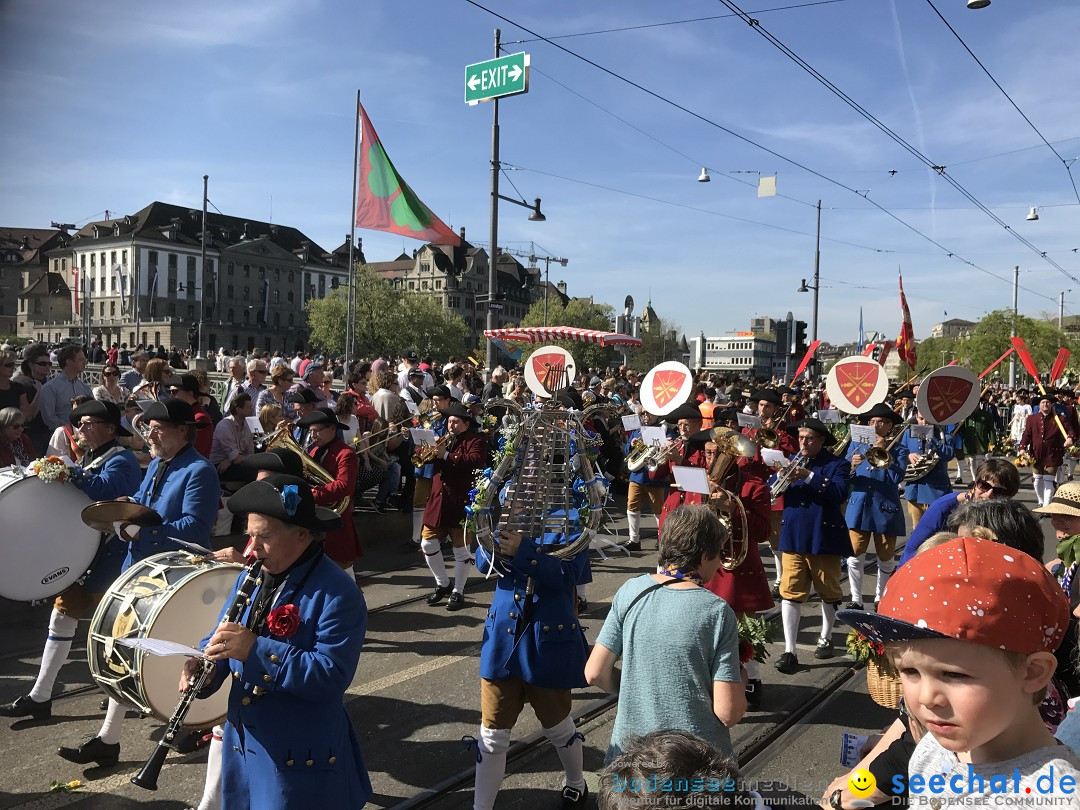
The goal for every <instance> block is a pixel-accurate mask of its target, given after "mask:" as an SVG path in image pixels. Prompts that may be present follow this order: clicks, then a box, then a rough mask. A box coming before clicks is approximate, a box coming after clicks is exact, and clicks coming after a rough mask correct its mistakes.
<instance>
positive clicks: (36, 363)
mask: <svg viewBox="0 0 1080 810" xmlns="http://www.w3.org/2000/svg"><path fill="white" fill-rule="evenodd" d="M34 365H35V366H51V365H52V362H51V361H49V360H43V361H35V362H34Z"/></svg>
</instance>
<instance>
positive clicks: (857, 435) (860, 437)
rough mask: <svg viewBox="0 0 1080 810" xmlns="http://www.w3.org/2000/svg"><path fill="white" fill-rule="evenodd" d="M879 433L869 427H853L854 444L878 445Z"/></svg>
mask: <svg viewBox="0 0 1080 810" xmlns="http://www.w3.org/2000/svg"><path fill="white" fill-rule="evenodd" d="M877 438H878V437H877V432H876V431H875V430H874V429H873V428H872V427H870V426H869V425H852V426H851V442H852V444H877Z"/></svg>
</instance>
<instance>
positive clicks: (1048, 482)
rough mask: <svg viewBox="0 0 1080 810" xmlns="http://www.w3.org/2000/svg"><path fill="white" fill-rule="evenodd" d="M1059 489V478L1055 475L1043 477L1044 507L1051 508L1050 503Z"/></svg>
mask: <svg viewBox="0 0 1080 810" xmlns="http://www.w3.org/2000/svg"><path fill="white" fill-rule="evenodd" d="M1056 489H1057V478H1056V476H1055V475H1044V476H1043V494H1042V505H1043V506H1049V505H1050V501H1052V500H1053V499H1054V491H1055V490H1056Z"/></svg>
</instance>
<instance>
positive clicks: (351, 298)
mask: <svg viewBox="0 0 1080 810" xmlns="http://www.w3.org/2000/svg"><path fill="white" fill-rule="evenodd" d="M359 170H360V90H359V89H357V91H356V129H355V132H354V134H353V161H352V209H351V211H350V213H349V275H348V277H347V278H348V281H347V282H346V283H347V284H348V285H349V289H348V292H347V294H346V298H347V299H348V303H346V305H345V377H346V379H347V378H348V376H349V373H350V371H351V369H350V368H349V362H350V361H351V359H352V348H353V332H355V331H356V310H355V308H356V290H355V287H356V284H355V281H356V280H355V278H354V275H355V273H354V271H355V269H356V268H355V267H353V262H354V261H355V260H354V258H353V250H354V245H355V244H356V193H357V189H356V182H357V181H356V174H357V172H358V171H359ZM300 286H301V287H303V286H304V274H303V273H301V274H300ZM301 297H302V296H301Z"/></svg>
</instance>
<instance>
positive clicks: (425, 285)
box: [420, 281, 427, 290]
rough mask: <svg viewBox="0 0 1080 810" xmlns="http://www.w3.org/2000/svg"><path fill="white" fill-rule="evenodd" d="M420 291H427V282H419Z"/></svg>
mask: <svg viewBox="0 0 1080 810" xmlns="http://www.w3.org/2000/svg"><path fill="white" fill-rule="evenodd" d="M420 289H421V290H426V289H427V282H426V281H421V282H420Z"/></svg>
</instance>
